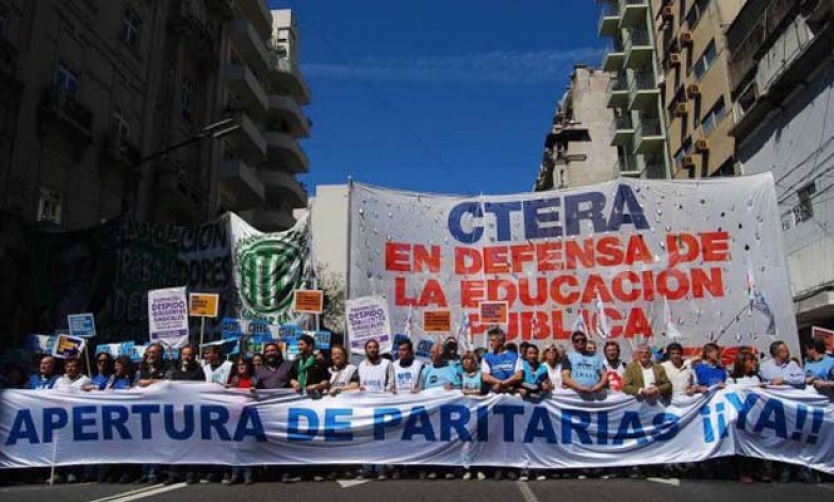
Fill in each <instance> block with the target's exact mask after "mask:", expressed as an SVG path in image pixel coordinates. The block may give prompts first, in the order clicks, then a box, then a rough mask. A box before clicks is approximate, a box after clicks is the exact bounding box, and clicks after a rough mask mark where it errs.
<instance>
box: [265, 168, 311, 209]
mask: <svg viewBox="0 0 834 502" xmlns="http://www.w3.org/2000/svg"><path fill="white" fill-rule="evenodd" d="M260 178H261V180H262V181H263V184H264V187H265V188H266V196H267V198H269V199H270V200H274V199H279V200H281V201H283V202H285V203H286V205H288V206H289V207H291V208H293V209H298V208H303V207H307V201H308V199H307V190H305V189H304V186H303V185H302V184H301V182H299V181H298V180H297V179H296V178H295V176H293V175H292V174H290V173H288V172H285V171H275V170H272V169H261V171H260Z"/></svg>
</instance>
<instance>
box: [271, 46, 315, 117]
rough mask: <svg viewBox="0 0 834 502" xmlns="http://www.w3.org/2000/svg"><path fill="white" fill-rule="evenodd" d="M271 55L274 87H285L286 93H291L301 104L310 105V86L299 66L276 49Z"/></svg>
mask: <svg viewBox="0 0 834 502" xmlns="http://www.w3.org/2000/svg"><path fill="white" fill-rule="evenodd" d="M270 56H271V59H270V61H271V63H270V64H271V67H272V71H271V72H270V73H269V75H270V82H271V83H272V85H273V87H274V88H276V89H285V90H286V91H287V92H286V93H287V94H291V95H292V96H293V97H294V98H295V99H296V101H298V102H299V103H300V104H302V105H309V104H310V88H309V87H307V81H306V80H305V79H304V75H302V74H301V70H299V69H298V66H296V65H295V64H293V63H292V62H290V60H288V59H287V58H285V57H283V56H281V54H280V53H279V52H277V50H275V49H273V50H272V53H271V54H270Z"/></svg>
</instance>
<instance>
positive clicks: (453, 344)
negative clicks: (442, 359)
mask: <svg viewBox="0 0 834 502" xmlns="http://www.w3.org/2000/svg"><path fill="white" fill-rule="evenodd" d="M443 347H444V350H445V351H446V359H448V360H450V361H452V360H455V359H457V358H458V357H459V356H458V339H457V338H455V337H453V336H450V337H449V338H447V339H446V341H445V342H444V343H443Z"/></svg>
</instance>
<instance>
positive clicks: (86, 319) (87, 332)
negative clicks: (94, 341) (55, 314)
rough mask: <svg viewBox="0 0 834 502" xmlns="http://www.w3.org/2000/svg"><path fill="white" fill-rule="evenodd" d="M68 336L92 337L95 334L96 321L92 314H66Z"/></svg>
mask: <svg viewBox="0 0 834 502" xmlns="http://www.w3.org/2000/svg"><path fill="white" fill-rule="evenodd" d="M67 324H68V325H69V334H70V336H79V337H81V338H92V337H94V336H96V321H95V316H94V315H93V314H70V315H68V316H67Z"/></svg>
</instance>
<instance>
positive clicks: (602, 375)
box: [562, 331, 608, 395]
mask: <svg viewBox="0 0 834 502" xmlns="http://www.w3.org/2000/svg"><path fill="white" fill-rule="evenodd" d="M570 341H571V344H572V345H573V352H568V354H567V355H566V356H565V359H564V361H562V383H563V384H564V386H565V387H567V388H569V389H573V390H575V391H576V392H578V393H579V394H585V395H588V394H596V393H597V392H599V391H601V390H602V389H604V388H605V386H606V384H607V383H608V379H607V378H606V372H605V364H604V363H603V362H602V359H600V358H599V357H598V356H596V355H594V354H591V353H590V352H588V337H587V336H586V335H585V333H583V332H581V331H574V332H573V333H572V334H571V336H570Z"/></svg>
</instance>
